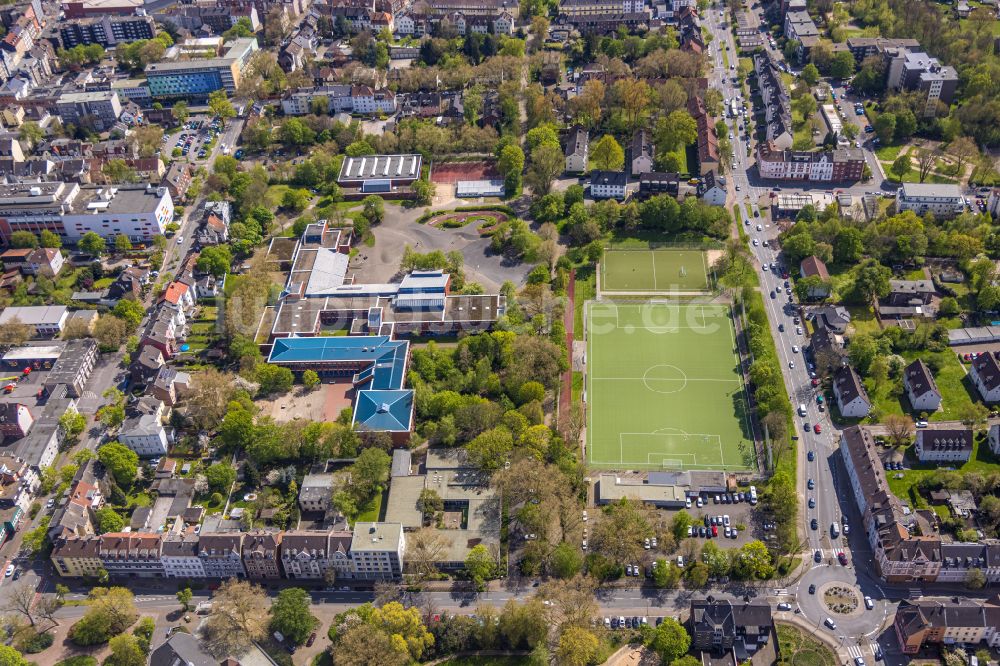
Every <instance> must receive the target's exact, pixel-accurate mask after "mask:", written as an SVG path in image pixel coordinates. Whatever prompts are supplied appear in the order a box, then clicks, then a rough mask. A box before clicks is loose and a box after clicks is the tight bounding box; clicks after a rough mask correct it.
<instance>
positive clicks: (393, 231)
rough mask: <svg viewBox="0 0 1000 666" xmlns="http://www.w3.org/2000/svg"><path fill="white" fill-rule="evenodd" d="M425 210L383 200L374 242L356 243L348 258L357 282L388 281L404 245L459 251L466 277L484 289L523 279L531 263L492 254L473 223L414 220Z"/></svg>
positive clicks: (396, 270)
mask: <svg viewBox="0 0 1000 666" xmlns="http://www.w3.org/2000/svg"><path fill="white" fill-rule="evenodd" d="M446 209H447V208H446ZM446 209H445V210H446ZM424 210H425V209H424V208H414V209H407V208H403V207H401V206H397V205H394V204H386V206H385V220H384V221H383V222H382V224H380V225H378V226H376V227H373V228H372V231H373V233H374V234H375V246H374V247H366V246H364V245H360V246H358V254H357V256H356V257H355V258H354V260H353V261H352V262H351V267H352V268H353V269H354V270H355V271H357V280H358V281H359V282H389V281H391V280H392V278H393V277H395V276H396V275H397V273H398V272H399V260H400V258H401V257H402V256H403V247H404V246H406V245H410V246H411V247H412V248H413V249H414V250H416V251H417V252H421V253H424V252H432V251H434V250H441V251H442V252H451V251H453V250H457V251H459V252H461V253H462V256H463V257H464V258H465V276H466V281H467V282H478V283H480V284H481V285H483V288H484V289H485V290H486V291H487V292H489V291H496V290H497V289H499V288H500V285H502V284H503V283H504V281H506V280H510V281H512V282H513V283H514V284H515V285H517V286H521V285H523V284H524V283H525V280H526V278H527V276H528V272H529V271H530V270H531V269H532V268H533V266H532V265H530V264H522V263H513V262H511V261H510V260H509V259H507V258H506V257H504V256H502V255H498V254H493V253H492V252H491V251H490V239H489V238H484V237H481V236H480V235H479V234H478V233H476V229H475V228H474V226H473V225H469V227H468V228H460V229H440V228H434V227H429V226H427V225H425V224H417V222H416V220H417V218H418V217H420V215H421V214H422V213H423V212H424Z"/></svg>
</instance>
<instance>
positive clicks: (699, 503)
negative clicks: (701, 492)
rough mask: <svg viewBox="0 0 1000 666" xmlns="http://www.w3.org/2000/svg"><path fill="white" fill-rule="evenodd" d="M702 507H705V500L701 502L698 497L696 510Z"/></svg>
mask: <svg viewBox="0 0 1000 666" xmlns="http://www.w3.org/2000/svg"><path fill="white" fill-rule="evenodd" d="M703 506H705V500H703V499H702V498H700V497H699V498H698V508H699V509H700V508H701V507H703Z"/></svg>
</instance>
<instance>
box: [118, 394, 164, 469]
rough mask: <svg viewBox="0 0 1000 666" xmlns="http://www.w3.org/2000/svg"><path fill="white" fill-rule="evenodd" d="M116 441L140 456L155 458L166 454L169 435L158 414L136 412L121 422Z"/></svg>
mask: <svg viewBox="0 0 1000 666" xmlns="http://www.w3.org/2000/svg"><path fill="white" fill-rule="evenodd" d="M161 404H162V403H161ZM118 441H119V442H121V443H122V444H124V445H125V446H127V447H128V448H130V449H132V450H133V451H135V452H136V454H137V455H138V456H139V457H140V458H156V457H160V456H165V455H167V450H168V449H169V447H170V442H171V436H170V434H169V433H168V431H167V428H166V426H164V425H163V422H162V421H161V420H160V415H159V414H155V413H154V414H136V415H134V416H131V417H129V418H127V419H125V422H124V423H122V427H121V430H120V431H119V433H118Z"/></svg>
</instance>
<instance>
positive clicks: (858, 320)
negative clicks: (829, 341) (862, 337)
mask: <svg viewBox="0 0 1000 666" xmlns="http://www.w3.org/2000/svg"><path fill="white" fill-rule="evenodd" d="M847 311H848V312H850V313H851V326H853V327H854V332H855V334H858V333H878V332H879V330H881V329H880V328H879V325H878V321H877V320H876V319H875V314H874V313H873V312H872V311H871V308H869V307H866V306H864V305H848V306H847Z"/></svg>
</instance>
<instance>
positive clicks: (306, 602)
mask: <svg viewBox="0 0 1000 666" xmlns="http://www.w3.org/2000/svg"><path fill="white" fill-rule="evenodd" d="M311 603H312V599H311V598H310V597H309V593H308V592H306V591H305V590H303V589H302V588H300V587H290V588H286V589H284V590H282V591H281V592H279V593H278V597H277V598H276V599H275V600H274V603H273V604H271V629H273V630H274V631H279V632H281V633H282V634H283V635H284V636H285V638H286V639H287V640H289V641H290V642H291V643H292V644H293V645H302V644H303V643H305V642H306V639H307V638H309V634H311V633H312V632H313V630H314V629H316V628H317V627H318V626H319V620H318V619H317V618H316V616H315V615H313V614H312V613H311V612H310V611H309V607H310V605H311Z"/></svg>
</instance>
